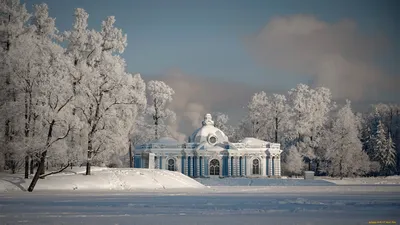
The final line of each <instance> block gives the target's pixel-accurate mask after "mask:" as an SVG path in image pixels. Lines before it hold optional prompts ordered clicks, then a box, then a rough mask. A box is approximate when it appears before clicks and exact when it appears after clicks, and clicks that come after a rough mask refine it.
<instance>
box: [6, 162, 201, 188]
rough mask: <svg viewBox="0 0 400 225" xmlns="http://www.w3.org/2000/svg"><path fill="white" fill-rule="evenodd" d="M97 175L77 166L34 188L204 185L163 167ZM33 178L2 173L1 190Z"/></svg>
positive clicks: (100, 170)
mask: <svg viewBox="0 0 400 225" xmlns="http://www.w3.org/2000/svg"><path fill="white" fill-rule="evenodd" d="M92 172H93V175H90V176H86V175H84V168H83V167H82V168H76V169H74V170H70V171H67V172H64V173H60V174H55V175H51V176H48V177H46V179H43V180H39V181H38V183H37V185H36V187H35V190H34V191H44V190H49V191H59V190H84V191H105V190H125V191H126V190H157V189H181V188H185V189H187V188H204V187H205V186H204V185H202V184H200V183H199V182H197V181H195V180H193V179H192V178H189V177H187V176H185V175H183V174H182V173H179V172H173V171H168V170H159V169H131V168H124V169H122V168H99V167H93V168H92ZM30 182H31V179H23V175H19V174H17V175H15V174H14V175H11V174H1V175H0V192H7V191H17V190H22V191H24V190H27V188H28V186H29V184H30Z"/></svg>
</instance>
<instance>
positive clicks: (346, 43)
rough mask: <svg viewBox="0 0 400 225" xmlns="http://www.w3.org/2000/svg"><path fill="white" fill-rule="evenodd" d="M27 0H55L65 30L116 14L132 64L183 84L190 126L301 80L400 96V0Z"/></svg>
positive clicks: (354, 92) (338, 91)
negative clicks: (84, 15) (82, 20)
mask: <svg viewBox="0 0 400 225" xmlns="http://www.w3.org/2000/svg"><path fill="white" fill-rule="evenodd" d="M23 2H25V3H27V7H28V9H32V5H33V4H38V3H42V2H45V3H47V4H48V5H49V8H50V15H51V16H53V17H56V24H57V27H58V28H59V30H60V31H64V30H66V29H70V28H71V26H72V23H73V20H74V17H73V13H74V9H75V8H84V9H85V10H86V11H87V12H88V13H89V26H90V27H91V28H94V29H99V28H100V25H101V21H102V20H103V19H105V18H106V17H107V16H111V15H113V16H115V17H116V20H117V21H116V26H118V27H119V28H121V29H122V30H123V31H124V32H125V33H126V34H127V35H128V47H127V49H126V50H125V52H124V54H123V56H124V58H125V59H126V61H127V67H128V71H129V72H132V73H135V72H139V73H141V74H142V76H143V78H144V79H146V80H149V79H154V78H156V79H162V80H165V81H166V82H167V83H168V84H169V85H170V86H172V87H173V88H174V89H175V91H176V96H175V102H174V105H173V107H174V108H175V110H176V111H177V113H178V118H180V119H181V120H182V121H186V122H189V123H187V124H188V125H187V126H186V127H187V128H184V129H183V131H184V132H187V131H188V130H189V129H192V127H191V126H192V124H193V126H196V123H198V122H199V120H200V118H201V117H202V116H203V114H204V113H206V112H214V111H221V112H224V113H226V114H228V115H229V116H231V118H233V119H234V120H237V119H238V118H240V116H242V115H243V113H244V109H243V107H244V106H246V104H247V101H248V100H249V99H250V97H251V95H252V93H254V92H256V91H261V90H264V91H266V92H279V93H284V92H287V91H288V90H289V89H290V88H294V87H295V86H296V84H298V83H300V82H302V83H306V84H310V85H314V86H326V87H328V88H330V89H331V91H332V93H333V96H334V97H335V98H336V99H338V100H339V99H344V98H349V99H350V100H352V101H353V102H354V103H355V104H368V103H370V102H374V101H385V102H387V101H391V102H400V99H399V97H397V96H400V93H399V91H398V88H397V86H399V85H400V82H399V81H400V78H399V77H400V76H399V65H396V62H397V63H399V62H400V57H399V53H400V41H399V40H400V25H399V22H400V20H399V16H397V15H396V14H399V12H400V6H399V5H400V3H397V2H396V0H393V1H388V0H387V1H385V0H377V1H372V0H371V1H369V0H335V1H328V0H323V1H321V0H315V1H311V0H301V1H299V0H292V1H270V0H226V1H223V0H201V1H200V0H115V1H106V0H83V1H82V0H68V1H60V0H26V1H23ZM396 95H397V96H396ZM190 122H192V123H190ZM199 125H200V124H199ZM197 126H198V125H197ZM197 126H196V127H197Z"/></svg>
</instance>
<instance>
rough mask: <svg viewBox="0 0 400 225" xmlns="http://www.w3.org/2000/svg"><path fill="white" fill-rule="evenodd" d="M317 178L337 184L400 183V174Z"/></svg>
mask: <svg viewBox="0 0 400 225" xmlns="http://www.w3.org/2000/svg"><path fill="white" fill-rule="evenodd" d="M316 179H319V180H324V181H328V182H332V183H335V184H336V185H390V184H391V185H400V176H388V177H358V178H343V179H342V180H341V179H339V178H332V177H318V178H316Z"/></svg>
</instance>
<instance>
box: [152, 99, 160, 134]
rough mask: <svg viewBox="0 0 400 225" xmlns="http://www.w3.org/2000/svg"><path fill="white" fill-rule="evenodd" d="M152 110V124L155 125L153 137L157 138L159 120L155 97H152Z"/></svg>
mask: <svg viewBox="0 0 400 225" xmlns="http://www.w3.org/2000/svg"><path fill="white" fill-rule="evenodd" d="M154 111H155V113H154V116H153V119H154V125H155V128H154V133H155V139H156V140H157V139H158V120H159V115H158V106H157V99H154Z"/></svg>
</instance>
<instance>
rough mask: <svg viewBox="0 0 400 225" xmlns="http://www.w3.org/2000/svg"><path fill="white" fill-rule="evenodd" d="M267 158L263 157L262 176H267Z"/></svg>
mask: <svg viewBox="0 0 400 225" xmlns="http://www.w3.org/2000/svg"><path fill="white" fill-rule="evenodd" d="M265 157H266V156H263V157H261V168H260V169H261V176H264V177H265V176H267V169H266V167H267V162H266V161H265Z"/></svg>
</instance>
